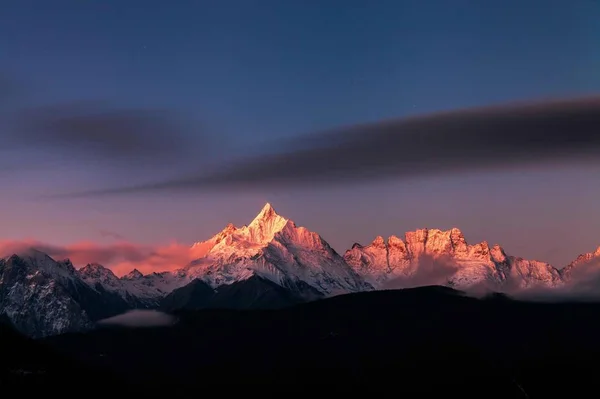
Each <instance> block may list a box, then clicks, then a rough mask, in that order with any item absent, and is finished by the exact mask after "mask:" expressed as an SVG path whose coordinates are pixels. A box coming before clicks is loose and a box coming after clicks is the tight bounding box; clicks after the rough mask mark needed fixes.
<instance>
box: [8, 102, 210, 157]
mask: <svg viewBox="0 0 600 399" xmlns="http://www.w3.org/2000/svg"><path fill="white" fill-rule="evenodd" d="M182 121H183V119H182V118H181V117H180V116H178V115H175V114H174V113H172V112H170V111H167V110H162V109H136V108H123V107H116V106H111V105H109V104H106V103H102V102H75V103H68V104H59V105H50V106H44V107H31V108H27V109H20V110H18V111H15V112H13V113H12V117H11V118H10V120H9V122H10V129H8V133H7V134H6V138H5V142H6V143H7V144H8V145H12V146H15V147H18V148H30V149H31V148H33V149H44V148H45V149H47V150H50V151H62V152H63V153H67V154H71V156H73V157H78V156H79V157H81V158H83V159H85V158H92V159H95V160H97V159H100V160H104V159H105V160H110V161H115V160H122V161H126V162H128V163H135V162H141V161H143V162H146V163H149V162H152V163H160V162H165V161H172V160H174V159H177V158H179V157H181V156H183V155H184V154H185V153H186V152H187V151H188V150H190V147H189V146H190V143H189V142H190V141H191V142H192V143H193V142H194V141H193V140H192V139H193V134H194V132H191V131H187V130H188V129H190V127H189V126H186V125H185V124H184V123H183V122H182ZM196 133H197V135H198V136H200V135H202V134H203V132H201V131H197V132H196ZM202 139H204V137H202ZM200 142H201V143H203V144H204V145H207V143H206V142H202V141H200ZM197 150H198V151H200V150H201V149H200V148H198V149H197Z"/></svg>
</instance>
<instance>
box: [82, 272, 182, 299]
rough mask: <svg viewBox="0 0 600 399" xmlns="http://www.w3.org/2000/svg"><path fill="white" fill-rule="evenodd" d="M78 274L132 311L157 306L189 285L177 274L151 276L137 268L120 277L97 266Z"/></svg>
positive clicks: (83, 279)
mask: <svg viewBox="0 0 600 399" xmlns="http://www.w3.org/2000/svg"><path fill="white" fill-rule="evenodd" d="M78 275H79V277H80V278H81V280H82V281H84V282H86V283H87V284H88V285H89V286H91V287H93V288H94V289H96V290H103V291H105V292H107V293H111V294H113V295H116V296H119V297H120V298H121V299H122V300H124V301H125V302H126V303H127V304H128V307H129V308H131V309H147V308H154V307H157V306H158V305H159V304H160V301H161V300H162V298H163V297H165V296H166V295H167V294H168V293H170V292H171V291H173V290H174V289H176V288H179V287H181V286H182V285H185V284H186V283H187V282H188V280H186V279H185V278H182V277H181V276H180V275H178V274H177V273H170V272H163V273H152V274H149V275H146V276H145V275H143V274H142V273H141V272H140V271H138V270H137V269H134V270H133V271H131V272H130V273H128V274H126V275H125V276H123V277H120V278H119V277H117V276H116V275H115V274H114V273H113V272H112V270H110V269H108V268H106V267H104V266H102V265H99V264H95V263H93V264H88V265H86V266H85V267H82V268H81V269H79V271H78Z"/></svg>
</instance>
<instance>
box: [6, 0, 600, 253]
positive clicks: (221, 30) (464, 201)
mask: <svg viewBox="0 0 600 399" xmlns="http://www.w3.org/2000/svg"><path fill="white" fill-rule="evenodd" d="M0 61H1V63H0V65H1V66H0V69H1V70H2V72H4V73H7V74H9V75H10V76H11V77H15V79H16V80H17V81H18V82H20V83H22V84H23V85H24V88H25V91H24V93H25V94H26V95H25V94H24V96H25V97H26V102H27V103H29V104H31V103H40V104H55V103H62V102H70V101H81V100H106V101H110V102H111V103H112V104H115V105H116V106H122V107H156V108H168V109H173V110H175V111H176V112H178V113H180V114H182V115H184V116H185V117H186V118H189V119H192V120H194V121H195V123H196V124H197V126H200V125H202V126H203V128H204V129H208V130H209V131H210V132H211V134H218V135H226V136H227V137H229V139H228V140H229V141H230V142H234V143H236V144H237V145H238V147H239V150H240V151H244V152H252V151H257V150H260V148H261V146H262V145H264V144H263V143H269V140H271V139H272V138H279V137H283V136H288V135H294V134H301V133H305V132H311V131H314V130H320V129H323V128H328V127H334V126H338V125H348V124H353V123H358V122H367V121H377V120H380V119H385V118H390V117H398V116H404V115H410V114H417V113H427V112H431V111H437V110H446V109H453V108H460V107H466V106H475V105H485V104H494V103H498V102H507V101H513V100H527V99H537V98H546V97H565V96H576V95H582V94H592V93H598V92H599V91H600V72H599V71H600V3H599V2H596V1H594V0H570V1H569V0H497V1H492V0H470V1H468V0H454V1H443V0H438V1H430V0H414V1H400V0H398V1H387V0H379V1H356V0H345V1H341V0H340V1H333V0H332V1H325V0H321V1H317V0H314V1H313V0H306V1H292V0H290V1H283V0H279V1H275V0H273V1H268V0H263V1H253V0H238V1H231V0H220V1H186V0H179V1H174V2H168V1H155V0H144V1H137V0H128V1H122V0H116V1H91V0H90V1H77V0H71V1H65V0H53V1H42V0H40V1H32V0H16V1H13V0H5V1H3V2H2V7H1V11H0ZM193 131H194V129H192V132H193ZM89 173H91V174H89ZM523 173H542V172H523ZM547 173H550V172H546V171H544V172H543V174H544V176H546V174H547ZM577 173H578V174H573V172H572V171H564V170H557V171H555V173H554V174H552V173H550V175H548V176H546V179H547V180H543V181H540V180H539V179H538V177H539V176H538V177H536V176H537V175H536V176H534V175H531V176H530V178H525V177H523V175H519V177H515V176H514V174H512V172H511V173H507V174H500V175H494V176H491V175H490V176H484V177H473V178H465V177H456V179H455V180H452V181H448V179H444V180H443V182H441V183H439V182H438V183H439V184H438V183H434V181H435V179H433V180H427V181H425V182H421V183H418V184H417V186H419V187H416V186H414V185H413V186H411V187H409V186H410V184H409V185H406V184H400V183H398V184H387V185H375V186H373V187H370V186H368V185H367V186H363V185H361V186H359V187H348V188H344V189H337V188H336V189H332V190H323V189H321V190H316V191H314V192H302V193H291V192H285V193H282V192H265V193H248V194H247V195H246V194H236V195H235V196H234V197H232V196H230V195H225V194H202V195H200V194H199V195H196V196H194V195H181V196H179V197H176V198H174V197H173V196H172V195H171V196H166V195H158V194H157V195H155V196H152V198H147V199H145V200H144V201H145V202H144V205H143V206H140V205H139V198H138V199H132V198H115V199H110V200H102V201H95V200H86V201H83V200H82V201H79V202H76V203H74V202H69V203H68V204H66V203H62V204H60V203H58V204H57V203H52V204H43V205H39V204H38V205H35V206H31V205H30V206H29V208H28V207H27V206H28V205H25V204H23V203H22V202H20V201H21V199H20V198H21V197H20V196H19V195H18V194H12V196H11V197H10V198H8V197H7V198H6V199H5V200H4V201H5V202H6V206H7V207H13V209H14V212H13V214H12V216H11V217H10V218H9V220H8V226H9V230H10V232H7V230H6V229H4V232H3V233H2V234H3V235H4V236H5V237H4V238H19V237H25V236H36V238H40V239H45V240H53V241H61V240H62V241H73V240H77V239H81V238H84V239H97V238H98V239H100V238H99V237H98V235H97V230H99V229H113V230H118V231H119V234H123V235H125V236H127V237H130V238H131V239H132V240H137V241H145V242H155V241H160V240H165V239H168V238H176V239H179V240H183V241H192V240H197V239H204V238H206V237H207V236H208V235H210V234H211V233H214V232H215V231H216V230H218V229H219V228H220V227H221V225H222V224H224V223H225V222H227V221H230V220H231V221H233V222H235V223H238V224H242V223H245V222H248V221H249V219H251V218H252V216H253V214H254V213H255V212H258V210H259V209H260V206H261V205H262V202H263V201H264V200H269V201H271V202H272V203H273V204H274V206H275V207H276V208H277V209H278V210H279V209H281V210H283V211H285V212H283V213H286V214H287V215H288V216H290V217H292V218H294V219H296V220H297V221H298V222H301V223H300V224H304V225H307V226H308V227H309V228H311V229H313V230H316V231H319V232H321V233H323V234H324V235H325V238H326V239H328V240H329V241H331V243H332V244H333V245H334V246H335V247H336V248H337V249H339V250H342V249H344V248H345V247H348V246H349V245H351V244H352V241H356V240H359V241H360V240H362V241H368V240H370V239H371V238H372V237H374V235H376V234H382V235H387V234H392V233H395V234H402V233H403V232H404V231H405V230H408V229H413V228H416V227H425V226H428V227H440V228H448V227H451V225H458V227H462V228H463V230H465V234H466V235H467V239H469V238H471V241H475V240H482V239H488V240H490V241H494V240H496V241H499V242H500V243H502V244H505V245H506V246H508V247H509V248H508V249H509V250H511V249H513V248H514V251H521V252H520V253H519V255H523V256H537V257H544V256H545V257H546V258H550V259H549V260H553V259H552V257H554V260H556V261H558V262H562V261H564V260H565V259H568V258H572V257H574V256H575V255H577V253H578V252H579V251H584V250H591V249H593V248H591V246H594V248H595V246H597V245H598V244H600V230H599V229H598V228H597V227H595V230H594V227H593V226H600V219H598V218H597V217H595V219H593V220H590V219H589V218H587V217H586V216H585V215H583V214H582V215H580V216H581V218H582V219H581V221H580V220H579V219H578V217H579V216H577V215H565V216H564V217H563V218H559V221H557V222H556V223H555V224H552V223H550V225H548V223H547V222H546V221H545V217H546V218H547V215H548V213H547V212H546V213H544V212H541V211H540V210H539V207H533V206H532V207H533V208H536V209H537V211H536V209H533V208H532V209H529V208H527V207H528V206H530V205H527V206H525V204H524V203H521V202H519V201H513V200H514V196H507V197H502V195H507V194H506V191H507V190H500V189H499V188H498V187H503V186H504V187H510V191H511V192H515V191H516V192H519V196H520V197H521V198H523V201H525V200H527V201H534V202H537V201H542V200H546V202H545V203H544V204H546V205H544V207H547V208H548V209H547V211H548V212H557V211H558V210H559V209H563V206H564V204H565V203H564V202H561V201H563V200H562V199H560V198H562V197H560V196H559V199H556V198H557V196H556V195H555V194H557V193H556V192H554V191H553V188H552V187H555V186H554V185H557V184H563V185H567V186H569V188H570V189H573V190H576V191H577V192H585V190H591V188H590V187H589V184H587V183H583V182H584V181H586V180H585V179H590V178H592V179H593V176H595V175H593V174H591V175H589V176H588V175H586V174H585V173H591V172H585V171H583V170H582V171H579V172H577ZM594 173H597V171H594ZM90 176H93V177H90ZM573 176H579V177H578V179H579V180H578V181H581V182H582V183H581V185H580V186H578V185H577V184H578V183H577V182H574V181H573ZM113 178H114V180H115V181H117V180H119V178H122V177H115V176H99V175H98V174H94V173H93V171H88V170H85V171H81V170H77V171H73V170H70V171H68V172H64V171H61V172H55V173H53V172H51V171H47V173H46V174H44V175H43V176H41V175H40V174H38V173H35V174H32V173H23V174H21V175H19V176H18V177H15V176H8V177H6V176H5V177H4V178H3V179H5V180H6V181H5V184H9V183H10V184H16V187H19V188H23V189H27V190H29V191H31V190H32V187H35V188H39V189H44V190H46V189H50V188H51V187H55V188H56V187H61V188H62V187H71V186H72V185H73V184H75V185H78V186H87V185H89V184H90V181H91V180H92V181H94V182H96V181H100V180H102V181H103V182H105V183H107V182H109V181H111V180H113ZM469 179H471V180H469ZM473 179H475V180H477V179H481V181H479V183H481V184H479V183H478V184H475V183H474V181H475V180H473ZM587 181H588V183H589V180H587ZM427 182H429V183H427ZM486 182H487V183H486ZM428 184H429V185H428ZM486 184H488V185H487V186H486ZM536 184H537V185H538V186H536ZM540 185H541V186H540ZM573 185H574V186H573ZM494 190H497V191H498V192H497V193H496V194H497V195H494V196H492V195H491V194H489V193H490V192H495V191H494ZM545 190H546V191H545ZM548 190H549V191H548ZM432 191H435V192H436V193H437V194H436V195H437V196H438V197H439V200H432V199H431V198H429V197H428V195H429V194H428V193H430V192H432ZM547 191H548V192H547ZM486 193H487V194H486ZM559 194H560V193H559ZM597 194H598V191H597V190H596V191H593V192H591V193H590V195H596V198H597ZM528 196H530V197H531V198H528ZM13 197H14V198H13ZM548 197H552V198H548ZM165 198H168V201H165ZM444 198H452V201H454V202H452V203H449V202H448V200H445V199H444ZM11 201H13V202H11ZM474 201H478V202H474ZM486 201H487V202H486ZM553 201H554V202H553ZM557 201H558V202H557ZM578 201H581V200H578ZM17 202H18V203H17ZM174 204H176V205H174ZM553 206H554V207H553ZM569 206H570V207H577V208H578V212H579V211H581V210H580V208H581V206H582V205H581V203H579V202H572V203H569ZM173 207H175V208H177V209H176V210H174V209H173ZM490 207H495V208H494V209H495V210H494V212H500V213H501V215H502V216H498V217H497V219H494V220H491V221H490V222H488V223H482V219H483V218H488V217H490V216H489V213H490ZM524 207H525V208H524ZM479 208H481V209H479ZM374 209H377V212H375V211H374ZM593 211H594V210H593V209H589V212H593ZM450 212H451V214H450ZM536 212H538V213H539V214H538V213H536ZM540 212H541V213H540ZM324 213H327V214H331V216H330V217H326V218H324V217H323V214H324ZM357 213H358V214H359V216H357V215H356V214H357ZM596 213H597V212H596ZM189 214H194V217H193V218H190V217H189ZM91 215H97V216H93V217H92V216H91ZM99 215H101V216H99ZM184 215H185V216H184ZM360 215H362V216H360ZM433 215H438V216H437V217H435V216H433ZM544 215H546V216H544ZM525 216H527V218H528V219H527V218H526V219H524V217H525ZM67 219H68V220H69V221H68V222H66V221H65V220H67ZM375 219H377V220H375ZM492 219H493V217H492ZM23 220H27V221H28V222H26V223H23ZM348 220H354V222H352V223H350V222H348ZM40 221H41V222H40ZM38 222H39V223H38ZM580 222H581V223H587V225H586V226H583V227H582V228H583V229H584V230H585V233H582V235H581V237H580V236H578V237H576V238H573V240H572V242H570V243H569V244H568V245H567V248H565V249H564V252H561V251H559V253H558V254H554V255H552V254H550V255H548V251H555V247H556V246H557V245H559V244H558V243H556V242H550V241H548V240H549V237H550V236H551V235H550V233H549V231H551V230H556V229H560V228H561V226H564V225H565V224H566V225H569V226H571V225H572V224H575V225H577V223H580ZM98 223H100V224H103V225H102V226H99V225H96V224H98ZM523 223H525V224H527V225H528V226H530V225H533V226H536V225H537V226H542V225H543V226H544V227H543V228H540V229H539V230H540V231H538V230H536V229H533V230H532V227H528V228H526V229H525V230H527V229H529V230H527V231H528V232H527V233H522V234H519V233H514V232H515V231H518V230H519V229H521V230H522V224H523ZM38 224H43V226H37V227H34V226H35V225H38ZM49 226H54V227H52V228H51V227H49ZM56 226H58V228H56ZM336 226H337V227H336ZM339 226H344V227H343V228H342V227H339ZM578 226H579V225H578ZM159 227H162V229H161V228H159ZM530 230H531V231H530ZM541 230H543V231H541ZM544 232H545V233H544ZM542 233H543V234H542ZM532 234H533V235H536V234H542V236H543V238H540V239H539V240H532V242H533V243H532V244H531V246H528V247H523V248H518V247H519V245H520V244H518V243H519V242H521V241H523V240H524V239H526V238H527V237H529V236H530V235H532ZM544 234H545V235H544ZM594 234H595V236H594ZM592 236H593V238H590V237H592ZM582 240H584V241H582ZM560 245H562V244H560ZM514 251H513V252H514ZM545 254H546V255H547V256H546V255H545Z"/></svg>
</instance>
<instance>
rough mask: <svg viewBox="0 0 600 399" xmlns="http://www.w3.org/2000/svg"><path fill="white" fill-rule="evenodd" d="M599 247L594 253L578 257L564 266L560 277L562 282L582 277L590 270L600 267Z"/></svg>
mask: <svg viewBox="0 0 600 399" xmlns="http://www.w3.org/2000/svg"><path fill="white" fill-rule="evenodd" d="M598 261H600V247H598V248H597V249H596V250H595V251H594V252H588V253H585V254H581V255H579V256H578V257H577V258H576V259H575V260H574V261H573V262H571V263H569V264H568V265H567V266H565V267H564V268H563V269H562V270H561V271H560V273H561V276H562V278H563V280H564V281H567V282H568V281H570V280H572V279H573V277H575V276H577V275H579V276H580V275H582V274H584V273H587V272H589V269H590V268H596V267H597V266H598V265H600V262H598Z"/></svg>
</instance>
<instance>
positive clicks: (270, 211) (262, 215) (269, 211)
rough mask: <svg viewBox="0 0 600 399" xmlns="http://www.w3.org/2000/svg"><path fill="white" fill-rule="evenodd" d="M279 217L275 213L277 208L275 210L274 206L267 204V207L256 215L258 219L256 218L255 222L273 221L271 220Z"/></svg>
mask: <svg viewBox="0 0 600 399" xmlns="http://www.w3.org/2000/svg"><path fill="white" fill-rule="evenodd" d="M277 216H279V215H278V214H277V212H276V211H275V208H273V206H272V205H271V204H270V203H269V202H267V203H266V204H265V206H263V208H262V209H261V210H260V212H259V213H258V215H256V217H255V218H254V221H256V220H266V219H271V218H273V217H277Z"/></svg>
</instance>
